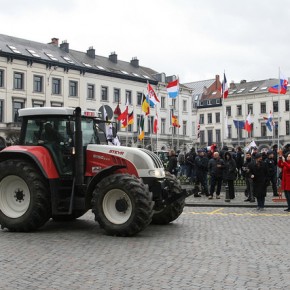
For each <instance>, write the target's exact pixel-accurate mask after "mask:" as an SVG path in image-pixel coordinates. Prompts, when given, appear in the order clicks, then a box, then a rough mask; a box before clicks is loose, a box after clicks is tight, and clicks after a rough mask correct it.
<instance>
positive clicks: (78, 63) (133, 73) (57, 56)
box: [0, 34, 158, 83]
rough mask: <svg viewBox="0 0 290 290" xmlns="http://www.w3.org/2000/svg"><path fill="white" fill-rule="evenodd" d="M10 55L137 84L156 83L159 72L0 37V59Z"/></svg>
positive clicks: (47, 45) (101, 57) (104, 58)
mask: <svg viewBox="0 0 290 290" xmlns="http://www.w3.org/2000/svg"><path fill="white" fill-rule="evenodd" d="M3 53H4V54H7V55H10V56H11V57H15V58H20V59H30V60H32V61H35V62H40V63H50V64H52V65H56V66H57V65H59V66H69V67H70V68H72V69H73V68H76V69H80V70H84V71H90V72H94V73H98V74H105V75H111V74H115V75H118V77H121V78H126V79H132V80H134V79H136V81H142V82H146V81H147V80H149V81H151V82H153V83H157V81H156V79H155V78H154V76H153V75H154V74H157V73H158V72H156V71H154V70H153V69H150V68H147V67H143V66H138V67H136V66H133V65H132V64H131V62H126V61H122V60H117V62H116V63H115V62H112V61H111V60H110V59H109V57H103V56H99V55H96V56H95V58H92V57H90V56H88V54H87V53H86V52H80V51H76V50H72V49H69V52H66V51H64V50H63V49H61V48H60V47H59V46H57V45H54V44H51V43H48V44H45V43H40V42H35V41H30V40H26V39H22V38H17V37H12V36H8V35H3V34H0V55H1V54H2V55H3Z"/></svg>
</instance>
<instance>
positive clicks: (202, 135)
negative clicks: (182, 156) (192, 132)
mask: <svg viewBox="0 0 290 290" xmlns="http://www.w3.org/2000/svg"><path fill="white" fill-rule="evenodd" d="M199 137H200V143H201V144H204V143H205V140H204V131H203V130H201V131H200V132H199Z"/></svg>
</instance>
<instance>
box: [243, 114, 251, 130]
mask: <svg viewBox="0 0 290 290" xmlns="http://www.w3.org/2000/svg"><path fill="white" fill-rule="evenodd" d="M252 123H253V122H252V119H251V112H250V113H249V115H248V117H247V119H246V122H245V127H244V129H245V130H246V131H248V133H250V132H251V131H252Z"/></svg>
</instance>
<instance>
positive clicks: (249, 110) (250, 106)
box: [247, 104, 253, 115]
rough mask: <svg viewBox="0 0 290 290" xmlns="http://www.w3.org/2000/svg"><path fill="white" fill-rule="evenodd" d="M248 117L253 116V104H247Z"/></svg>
mask: <svg viewBox="0 0 290 290" xmlns="http://www.w3.org/2000/svg"><path fill="white" fill-rule="evenodd" d="M247 114H248V115H249V114H253V104H248V113H247Z"/></svg>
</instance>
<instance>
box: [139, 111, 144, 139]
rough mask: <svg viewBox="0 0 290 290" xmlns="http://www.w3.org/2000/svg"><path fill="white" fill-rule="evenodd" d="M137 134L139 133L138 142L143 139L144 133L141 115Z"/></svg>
mask: <svg viewBox="0 0 290 290" xmlns="http://www.w3.org/2000/svg"><path fill="white" fill-rule="evenodd" d="M138 133H139V135H138V139H139V140H140V141H142V140H143V139H144V136H145V132H144V116H143V115H141V118H140V123H139V130H138Z"/></svg>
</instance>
